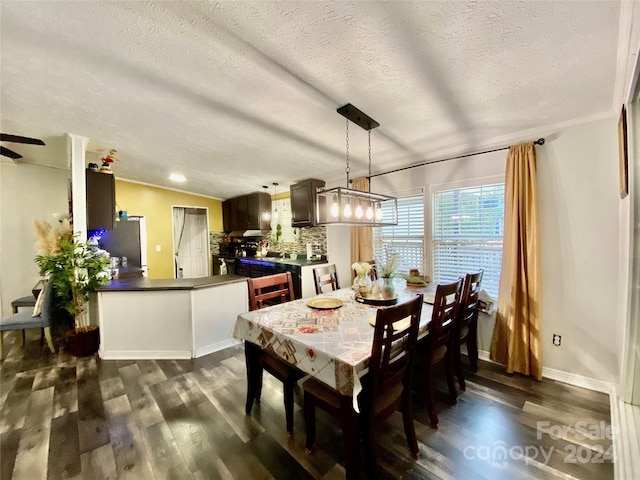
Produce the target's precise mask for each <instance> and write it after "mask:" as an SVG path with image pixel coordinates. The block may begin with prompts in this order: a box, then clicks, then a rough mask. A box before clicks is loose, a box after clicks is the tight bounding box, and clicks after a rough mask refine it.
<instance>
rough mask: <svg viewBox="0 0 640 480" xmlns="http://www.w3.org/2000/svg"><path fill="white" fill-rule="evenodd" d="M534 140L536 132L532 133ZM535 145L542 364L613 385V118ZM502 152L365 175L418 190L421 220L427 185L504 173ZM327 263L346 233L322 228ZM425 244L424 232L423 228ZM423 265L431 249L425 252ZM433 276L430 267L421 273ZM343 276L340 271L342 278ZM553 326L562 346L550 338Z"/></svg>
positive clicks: (617, 348)
mask: <svg viewBox="0 0 640 480" xmlns="http://www.w3.org/2000/svg"><path fill="white" fill-rule="evenodd" d="M532 138H536V135H532ZM545 138H546V144H545V145H544V146H542V147H536V152H537V158H538V184H539V190H540V205H539V207H540V224H541V225H540V230H541V259H542V260H541V266H542V283H543V287H542V295H543V299H542V302H543V307H542V319H543V320H542V321H543V325H542V343H543V365H544V367H546V368H550V369H555V370H559V371H562V372H566V373H568V374H574V375H578V376H583V377H586V378H590V379H596V380H599V381H603V382H608V383H612V384H615V383H616V382H617V381H619V375H620V368H619V365H620V362H621V358H620V354H621V351H622V348H621V342H622V336H623V330H624V320H623V315H622V314H621V312H620V311H619V310H618V309H617V307H616V302H617V301H618V299H619V293H620V291H621V289H623V288H626V286H624V285H621V284H620V278H619V275H618V270H619V258H620V255H621V252H620V243H619V239H620V229H619V223H620V221H623V220H624V219H622V220H621V218H620V216H619V202H620V197H619V191H618V145H617V118H613V117H612V118H610V119H604V120H598V121H594V122H589V123H585V124H581V125H577V126H573V127H568V128H564V129H561V130H558V131H556V132H554V133H552V134H551V135H546V136H545ZM506 156H507V152H506V151H501V152H495V153H492V154H486V155H477V156H473V157H467V158H465V159H460V160H452V161H448V162H442V163H437V164H434V165H430V166H424V167H419V168H415V169H411V170H406V171H403V172H398V173H394V174H390V175H385V176H382V177H377V178H374V179H373V182H372V187H371V188H372V191H375V192H380V193H385V192H393V191H398V190H403V189H411V188H416V187H420V186H422V187H424V188H425V201H426V208H425V218H426V219H427V221H426V222H425V223H426V224H430V221H429V220H428V219H430V218H431V216H430V212H431V210H430V205H429V203H430V202H429V190H430V187H431V186H432V185H436V184H441V183H452V182H460V181H464V180H465V179H471V178H477V177H489V176H493V175H500V174H502V175H504V167H505V161H506ZM327 231H328V241H329V247H328V248H329V260H330V261H331V262H333V261H335V260H334V258H335V259H336V260H337V261H339V262H340V264H339V273H341V274H344V272H348V269H349V268H350V266H349V265H348V262H349V260H348V259H347V256H348V253H347V254H345V249H344V247H343V246H344V245H349V242H350V230H349V228H345V227H328V228H327ZM425 236H426V240H427V246H428V245H429V239H430V230H428V231H427V232H425ZM425 253H426V256H427V258H428V259H429V260H428V261H427V264H428V265H430V264H431V263H430V255H431V252H430V249H429V248H427V251H426V252H425ZM427 274H429V275H432V272H430V271H427ZM343 278H344V277H343ZM483 321H484V322H485V323H486V324H483V325H482V326H481V327H482V329H481V330H482V333H481V337H480V338H479V344H480V345H479V347H480V349H481V350H485V351H488V350H489V342H490V339H491V333H492V331H493V320H492V319H490V318H489V317H486V316H485V317H484V319H483ZM554 333H557V334H560V335H561V336H562V345H561V346H559V347H555V346H553V345H552V342H551V340H552V335H553V334H554Z"/></svg>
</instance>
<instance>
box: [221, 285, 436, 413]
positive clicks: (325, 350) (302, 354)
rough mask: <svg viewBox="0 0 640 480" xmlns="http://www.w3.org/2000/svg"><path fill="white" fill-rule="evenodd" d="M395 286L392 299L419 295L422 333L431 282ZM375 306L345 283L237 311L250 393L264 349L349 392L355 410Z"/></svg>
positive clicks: (257, 378)
mask: <svg viewBox="0 0 640 480" xmlns="http://www.w3.org/2000/svg"><path fill="white" fill-rule="evenodd" d="M395 287H396V294H397V303H401V302H403V301H407V300H408V299H410V298H411V297H412V296H415V295H417V294H423V295H424V299H425V300H424V303H423V308H422V314H421V319H420V326H419V333H418V338H419V339H420V338H422V337H424V336H426V335H427V332H428V326H429V321H430V320H431V313H432V311H433V306H432V305H431V303H428V302H430V301H431V302H432V301H433V294H434V293H435V285H432V284H426V285H424V286H421V287H409V286H406V283H405V281H404V280H401V279H395ZM379 308H384V306H378V305H371V304H367V303H362V302H361V301H357V298H356V292H355V291H354V290H353V289H352V288H351V287H348V288H341V289H339V290H335V291H332V292H328V293H323V294H321V295H317V296H314V297H311V298H306V299H299V300H294V301H291V302H286V303H281V304H278V305H273V306H270V307H266V308H263V309H260V310H254V311H250V312H246V313H242V314H240V315H238V317H237V319H236V324H235V328H234V332H233V336H234V337H235V338H236V339H239V340H243V341H244V342H245V355H246V364H247V380H248V389H249V393H251V392H256V391H257V392H259V391H260V390H261V387H262V368H261V367H260V365H259V363H260V360H259V358H260V353H261V351H262V350H265V351H267V352H269V353H271V354H273V355H276V356H277V357H279V358H280V359H282V360H284V361H285V362H287V363H288V364H290V365H292V366H294V367H296V368H298V369H299V370H301V371H302V372H304V373H306V374H307V375H310V376H312V377H314V378H316V379H317V380H320V381H322V382H323V383H325V384H326V385H328V386H329V387H331V388H333V389H335V390H337V391H338V392H339V393H340V394H341V395H346V396H352V397H353V406H354V409H355V411H359V410H358V402H357V396H358V394H359V392H360V391H361V390H362V385H361V382H360V379H361V377H362V376H363V375H364V374H365V373H366V372H367V370H368V362H369V359H370V356H371V347H372V345H373V332H374V325H375V317H376V314H377V310H378V309H379ZM248 398H249V396H248ZM257 398H259V394H258V397H257Z"/></svg>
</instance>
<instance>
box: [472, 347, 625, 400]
mask: <svg viewBox="0 0 640 480" xmlns="http://www.w3.org/2000/svg"><path fill="white" fill-rule="evenodd" d="M478 358H480V359H481V360H486V361H488V362H491V363H496V362H494V361H493V360H491V359H490V358H489V352H487V351H484V350H481V351H479V352H478ZM496 364H497V363H496ZM497 365H499V364H497ZM542 376H543V377H544V378H548V379H550V380H556V381H558V382H562V383H567V384H569V385H573V386H575V387H581V388H586V389H588V390H593V391H596V392H602V393H608V394H609V395H611V393H612V392H613V391H614V390H615V386H614V385H613V384H611V383H609V382H603V381H602V380H596V379H594V378H589V377H583V376H582V375H576V374H575V373H568V372H563V371H562V370H556V369H554V368H548V367H542Z"/></svg>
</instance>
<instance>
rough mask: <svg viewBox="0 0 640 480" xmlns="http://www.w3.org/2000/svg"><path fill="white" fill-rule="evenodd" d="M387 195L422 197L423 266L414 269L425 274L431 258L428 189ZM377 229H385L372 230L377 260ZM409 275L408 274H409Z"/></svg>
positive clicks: (419, 188) (386, 193)
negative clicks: (428, 225)
mask: <svg viewBox="0 0 640 480" xmlns="http://www.w3.org/2000/svg"><path fill="white" fill-rule="evenodd" d="M384 194H385V195H389V196H392V197H396V198H398V199H400V198H406V197H415V196H418V195H422V214H423V226H424V228H423V232H422V265H417V266H415V267H412V268H419V269H420V273H422V274H424V272H427V270H426V265H427V257H428V256H429V249H428V243H427V236H426V229H427V224H428V223H429V217H428V216H427V208H428V204H429V198H427V197H428V195H427V193H426V188H424V187H415V188H409V189H406V190H397V191H391V192H384ZM377 228H383V227H373V229H372V232H371V233H372V240H373V256H374V258H375V251H376V248H375V243H376V242H375V237H376V235H375V231H374V230H375V229H377ZM407 273H408V272H407Z"/></svg>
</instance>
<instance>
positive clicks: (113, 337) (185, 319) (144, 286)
mask: <svg viewBox="0 0 640 480" xmlns="http://www.w3.org/2000/svg"><path fill="white" fill-rule="evenodd" d="M96 308H97V312H96V315H97V318H98V325H99V326H100V349H99V355H100V357H101V358H103V359H109V360H117V359H121V360H126V359H188V358H197V357H201V356H203V355H206V354H208V353H211V352H215V351H217V350H221V349H223V348H226V347H228V346H230V345H233V344H235V343H237V341H236V340H234V339H233V338H232V331H233V326H234V323H235V320H236V317H237V316H238V313H240V312H246V311H248V310H249V307H248V293H247V278H246V277H242V276H238V275H215V276H212V277H202V278H177V279H152V278H146V277H137V278H124V279H118V280H112V281H111V282H110V283H109V284H108V285H105V286H103V287H100V288H98V290H97V303H96Z"/></svg>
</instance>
